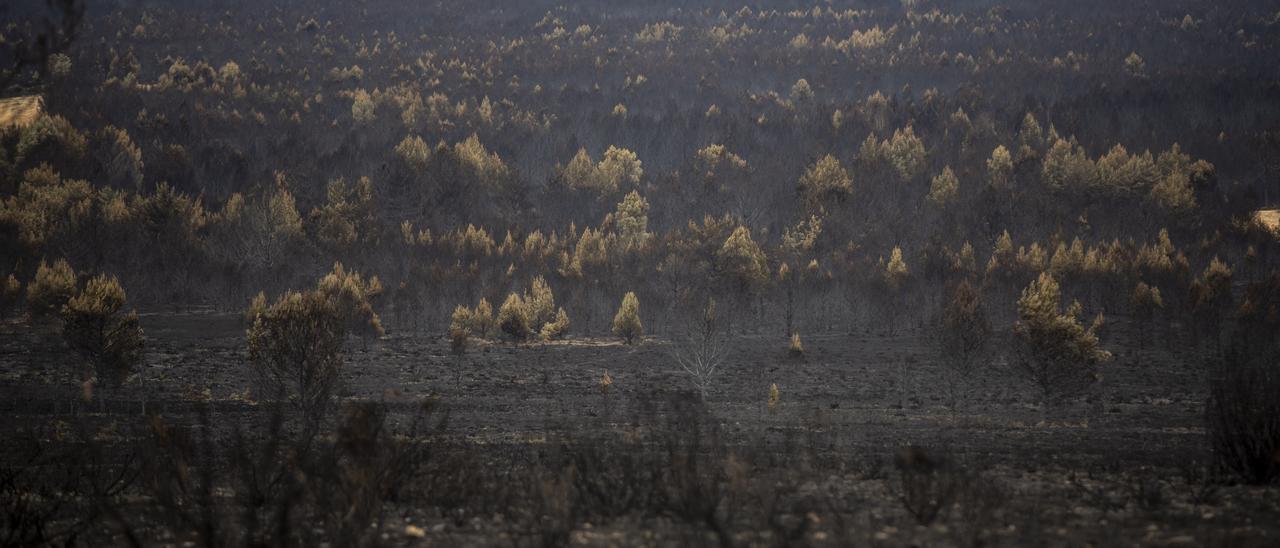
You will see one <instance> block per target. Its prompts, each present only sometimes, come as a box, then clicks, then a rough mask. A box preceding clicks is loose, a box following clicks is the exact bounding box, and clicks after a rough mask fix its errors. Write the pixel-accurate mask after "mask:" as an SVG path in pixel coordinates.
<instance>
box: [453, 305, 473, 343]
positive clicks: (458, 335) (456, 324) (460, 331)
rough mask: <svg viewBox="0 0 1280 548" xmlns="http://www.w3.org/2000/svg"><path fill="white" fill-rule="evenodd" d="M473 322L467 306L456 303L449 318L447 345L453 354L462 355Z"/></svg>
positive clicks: (469, 336)
mask: <svg viewBox="0 0 1280 548" xmlns="http://www.w3.org/2000/svg"><path fill="white" fill-rule="evenodd" d="M473 323H474V321H473V319H472V314H471V310H469V309H467V307H465V306H462V305H458V306H457V307H456V308H454V309H453V316H452V317H451V318H450V320H449V346H450V348H451V349H453V353H454V354H458V355H462V354H463V353H464V352H466V351H467V342H468V341H469V340H470V338H471V326H472V325H473Z"/></svg>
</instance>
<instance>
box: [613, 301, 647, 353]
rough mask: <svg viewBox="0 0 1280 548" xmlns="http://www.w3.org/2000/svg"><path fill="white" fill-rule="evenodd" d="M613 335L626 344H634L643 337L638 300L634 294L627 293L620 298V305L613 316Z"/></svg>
mask: <svg viewBox="0 0 1280 548" xmlns="http://www.w3.org/2000/svg"><path fill="white" fill-rule="evenodd" d="M613 334H614V335H616V336H618V337H621V338H622V340H623V341H624V342H626V343H627V344H635V343H636V341H637V340H639V339H640V337H641V336H643V335H644V326H643V325H642V324H641V323H640V300H639V299H637V298H636V294H635V293H633V292H630V291H628V292H627V294H626V295H624V296H623V297H622V305H621V306H619V307H618V313H617V314H615V315H614V316H613Z"/></svg>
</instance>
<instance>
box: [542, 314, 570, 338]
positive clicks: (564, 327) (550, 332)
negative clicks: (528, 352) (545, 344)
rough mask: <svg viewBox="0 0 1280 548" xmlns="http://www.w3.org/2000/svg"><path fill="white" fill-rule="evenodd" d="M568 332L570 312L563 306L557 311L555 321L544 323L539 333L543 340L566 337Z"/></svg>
mask: <svg viewBox="0 0 1280 548" xmlns="http://www.w3.org/2000/svg"><path fill="white" fill-rule="evenodd" d="M568 332H569V314H568V313H567V312H565V311H564V308H561V309H559V310H557V311H556V319H555V321H552V322H548V323H547V324H545V325H543V326H542V329H541V330H540V331H539V333H538V334H539V336H540V337H542V339H543V340H548V341H552V340H556V339H559V338H562V337H564V336H565V334H566V333H568Z"/></svg>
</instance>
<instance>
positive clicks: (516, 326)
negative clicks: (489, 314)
mask: <svg viewBox="0 0 1280 548" xmlns="http://www.w3.org/2000/svg"><path fill="white" fill-rule="evenodd" d="M498 329H501V330H502V332H503V333H506V334H507V335H509V336H510V337H511V338H512V339H515V340H517V341H523V340H525V339H528V338H529V334H530V333H531V331H530V328H529V311H528V308H527V307H526V306H525V302H524V300H523V299H521V298H520V295H517V294H515V293H512V294H510V295H507V300H505V301H503V302H502V306H500V307H498Z"/></svg>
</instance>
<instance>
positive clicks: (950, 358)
mask: <svg viewBox="0 0 1280 548" xmlns="http://www.w3.org/2000/svg"><path fill="white" fill-rule="evenodd" d="M990 339H991V323H990V322H988V321H987V315H986V310H985V309H984V307H983V304H982V294H981V293H980V292H979V291H978V290H977V289H976V288H974V287H973V285H972V284H970V283H969V281H968V280H962V281H961V282H960V283H959V284H957V285H956V287H955V289H954V290H953V291H952V292H951V301H950V302H948V303H947V305H946V308H945V309H944V310H943V312H942V326H941V333H940V336H939V338H938V342H939V353H940V354H941V356H942V358H943V360H942V362H943V364H944V365H946V366H947V370H948V372H949V373H950V377H951V378H949V379H948V381H947V386H948V388H949V391H950V392H951V407H952V409H955V408H956V407H957V406H958V404H959V402H960V397H961V395H962V394H963V393H964V392H966V389H967V388H968V387H969V386H970V385H971V383H972V382H973V380H974V379H973V377H974V374H975V373H976V371H975V369H976V368H977V366H978V364H979V363H981V361H982V358H983V357H984V356H985V354H986V351H987V344H988V342H989V341H990Z"/></svg>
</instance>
